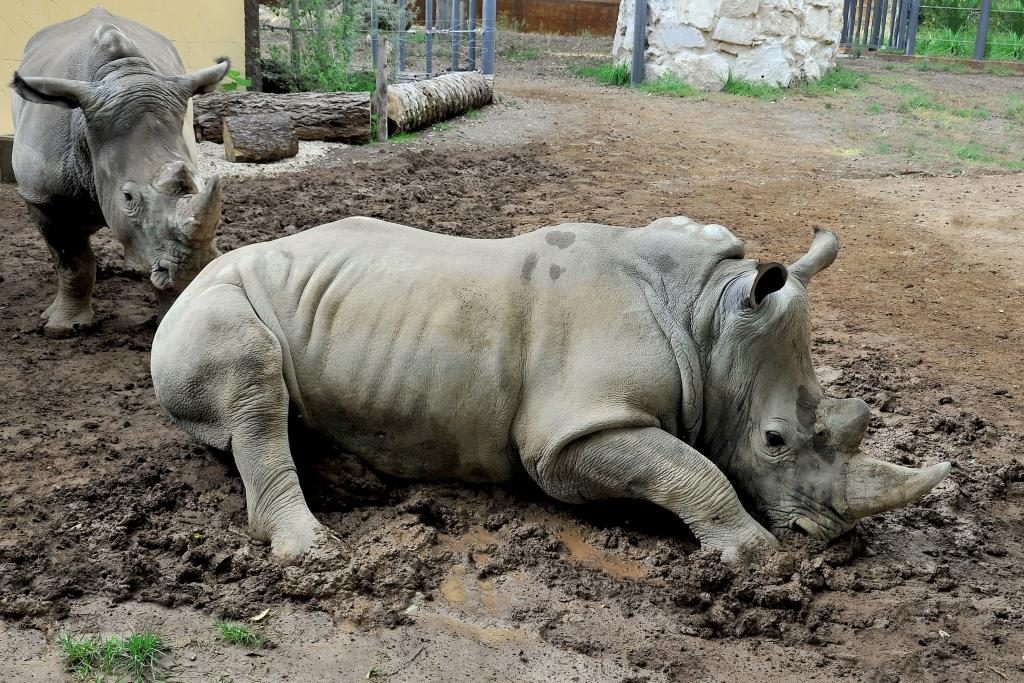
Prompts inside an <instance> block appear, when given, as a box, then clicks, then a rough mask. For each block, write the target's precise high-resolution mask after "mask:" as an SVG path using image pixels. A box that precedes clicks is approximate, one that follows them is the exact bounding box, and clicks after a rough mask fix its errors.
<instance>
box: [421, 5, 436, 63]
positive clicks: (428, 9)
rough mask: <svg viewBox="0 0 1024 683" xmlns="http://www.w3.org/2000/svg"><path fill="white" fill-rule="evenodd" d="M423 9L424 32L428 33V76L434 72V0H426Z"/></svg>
mask: <svg viewBox="0 0 1024 683" xmlns="http://www.w3.org/2000/svg"><path fill="white" fill-rule="evenodd" d="M424 7H425V9H424V10H423V14H424V16H423V22H424V23H423V32H424V33H426V34H427V35H426V39H427V40H426V48H427V63H426V69H427V78H430V75H431V74H432V73H433V72H434V0H425V2H424Z"/></svg>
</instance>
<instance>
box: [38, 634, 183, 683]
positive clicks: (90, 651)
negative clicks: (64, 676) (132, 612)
mask: <svg viewBox="0 0 1024 683" xmlns="http://www.w3.org/2000/svg"><path fill="white" fill-rule="evenodd" d="M57 646H58V648H59V649H60V652H61V656H62V658H63V659H64V667H65V670H66V671H68V672H69V673H71V675H72V676H74V678H75V679H76V680H80V681H84V680H86V679H93V680H102V679H103V677H104V676H107V675H110V676H116V677H117V679H118V680H125V679H127V680H130V681H132V683H147V682H149V681H156V680H159V679H161V678H162V676H163V673H164V667H163V666H162V665H161V662H162V660H163V658H164V657H165V656H166V655H167V653H168V651H169V648H168V646H167V644H166V643H165V642H164V639H163V637H162V636H160V635H159V634H156V633H152V632H149V631H144V632H140V633H133V634H131V635H129V636H126V637H124V638H121V637H120V636H110V637H109V638H99V637H96V636H88V635H77V636H76V635H74V634H71V633H67V632H64V633H61V634H60V635H59V636H58V638H57Z"/></svg>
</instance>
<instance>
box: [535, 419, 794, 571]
mask: <svg viewBox="0 0 1024 683" xmlns="http://www.w3.org/2000/svg"><path fill="white" fill-rule="evenodd" d="M526 465H527V470H528V471H530V472H531V474H532V475H533V476H534V478H535V480H536V481H537V483H538V484H539V485H540V487H541V488H542V489H544V491H545V492H547V493H548V494H549V495H551V496H553V497H554V498H557V499H559V500H563V501H566V502H572V503H580V502H585V501H591V500H598V499H608V498H639V499H642V500H648V501H651V502H652V503H656V504H657V505H660V506H661V507H664V508H667V509H668V510H671V511H672V512H674V513H675V514H676V515H678V516H679V517H680V518H681V519H682V520H683V521H684V522H686V524H687V525H688V526H689V527H690V529H691V531H693V533H694V535H696V536H697V538H698V539H700V542H701V544H702V545H705V546H709V547H713V548H718V549H720V550H721V551H722V558H723V559H725V560H727V561H733V560H735V559H737V558H738V557H740V556H741V555H742V554H743V553H745V552H746V551H748V550H753V549H754V548H756V547H758V546H763V545H769V546H777V545H778V542H777V541H776V540H775V537H774V536H772V535H771V534H770V533H769V532H768V531H767V530H766V529H765V528H764V527H762V526H761V525H760V524H758V523H757V521H756V520H754V518H753V517H751V516H750V514H749V513H747V511H746V510H745V509H744V508H743V505H742V504H741V503H740V501H739V498H738V497H737V495H736V491H735V490H734V489H733V487H732V484H731V483H730V482H729V480H728V479H727V478H726V476H725V475H724V474H722V471H721V470H719V469H718V467H716V466H715V465H714V463H712V462H711V461H710V460H708V459H707V458H705V457H704V456H703V455H701V454H700V453H699V452H697V451H696V450H695V449H693V448H692V447H690V446H689V445H687V444H686V443H684V442H683V441H681V440H679V439H677V438H675V437H674V436H672V435H671V434H669V433H667V432H664V431H662V430H660V429H655V428H640V429H609V430H605V431H601V432H597V433H595V434H591V435H589V436H587V437H584V438H581V439H577V440H576V441H574V442H572V443H570V444H569V445H568V446H566V447H565V448H563V449H562V450H561V451H560V452H557V453H552V454H550V455H548V456H546V457H542V458H539V459H538V460H537V462H536V465H535V466H534V467H531V466H530V463H529V461H527V463H526Z"/></svg>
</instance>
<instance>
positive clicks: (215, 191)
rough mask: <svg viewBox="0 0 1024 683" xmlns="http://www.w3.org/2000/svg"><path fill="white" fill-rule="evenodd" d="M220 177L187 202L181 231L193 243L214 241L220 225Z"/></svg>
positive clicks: (213, 177) (213, 179)
mask: <svg viewBox="0 0 1024 683" xmlns="http://www.w3.org/2000/svg"><path fill="white" fill-rule="evenodd" d="M220 211H221V197H220V176H219V175H215V176H212V177H211V178H210V179H209V180H207V181H206V186H205V187H204V188H203V189H202V191H201V192H199V193H198V194H194V195H192V197H191V198H189V199H188V200H187V204H186V205H185V208H184V210H183V211H182V212H181V214H182V220H181V225H180V229H181V231H182V232H183V233H184V235H185V237H186V238H188V239H189V240H191V241H193V242H204V241H207V240H212V239H213V236H214V234H215V233H216V232H217V226H218V225H219V224H220Z"/></svg>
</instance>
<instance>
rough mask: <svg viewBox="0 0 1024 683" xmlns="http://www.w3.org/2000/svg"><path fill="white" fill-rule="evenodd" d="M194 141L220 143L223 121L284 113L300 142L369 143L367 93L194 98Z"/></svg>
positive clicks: (225, 94) (242, 94) (235, 94)
mask: <svg viewBox="0 0 1024 683" xmlns="http://www.w3.org/2000/svg"><path fill="white" fill-rule="evenodd" d="M193 101H194V108H195V129H196V139H198V140H209V141H211V142H223V124H222V123H221V121H222V119H224V118H226V117H229V116H248V115H252V114H272V113H286V114H288V115H289V116H291V119H292V125H293V126H294V128H295V134H296V135H297V136H298V138H299V140H327V141H330V142H347V143H349V144H356V145H358V144H363V143H366V142H369V141H370V94H369V93H365V92H332V93H320V92H300V93H288V94H284V95H272V94H270V93H261V92H240V91H237V90H236V91H231V92H216V93H210V94H209V95H197V96H196V97H194V98H193Z"/></svg>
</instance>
